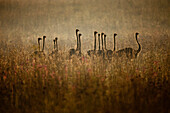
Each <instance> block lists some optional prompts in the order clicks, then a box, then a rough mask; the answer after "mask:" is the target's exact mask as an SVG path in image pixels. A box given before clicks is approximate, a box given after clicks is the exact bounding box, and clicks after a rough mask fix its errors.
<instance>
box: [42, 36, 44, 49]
mask: <svg viewBox="0 0 170 113" xmlns="http://www.w3.org/2000/svg"><path fill="white" fill-rule="evenodd" d="M44 46H45V38H43V50H42V51H44Z"/></svg>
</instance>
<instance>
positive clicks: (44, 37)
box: [41, 36, 46, 56]
mask: <svg viewBox="0 0 170 113" xmlns="http://www.w3.org/2000/svg"><path fill="white" fill-rule="evenodd" d="M45 39H46V36H43V48H42V51H41V53H42V54H43V55H44V56H45V53H44V48H45Z"/></svg>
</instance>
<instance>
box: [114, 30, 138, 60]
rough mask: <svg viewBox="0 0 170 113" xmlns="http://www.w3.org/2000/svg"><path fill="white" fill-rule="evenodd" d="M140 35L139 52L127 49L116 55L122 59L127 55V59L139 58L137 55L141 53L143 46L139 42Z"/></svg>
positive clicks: (117, 52)
mask: <svg viewBox="0 0 170 113" xmlns="http://www.w3.org/2000/svg"><path fill="white" fill-rule="evenodd" d="M138 35H139V33H136V34H135V36H136V42H137V44H138V50H134V49H132V48H125V49H121V50H119V51H116V54H117V55H118V57H121V56H123V55H126V57H127V58H128V59H132V58H137V55H138V54H139V52H140V51H141V45H140V44H139V42H138Z"/></svg>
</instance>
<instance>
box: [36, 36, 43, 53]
mask: <svg viewBox="0 0 170 113" xmlns="http://www.w3.org/2000/svg"><path fill="white" fill-rule="evenodd" d="M41 40H42V38H38V51H35V52H34V54H36V55H37V54H39V53H40V52H41V51H40V41H41Z"/></svg>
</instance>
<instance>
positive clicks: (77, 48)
mask: <svg viewBox="0 0 170 113" xmlns="http://www.w3.org/2000/svg"><path fill="white" fill-rule="evenodd" d="M76 37H77V48H76V50H78V49H79V37H78V33H77V32H76Z"/></svg>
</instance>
